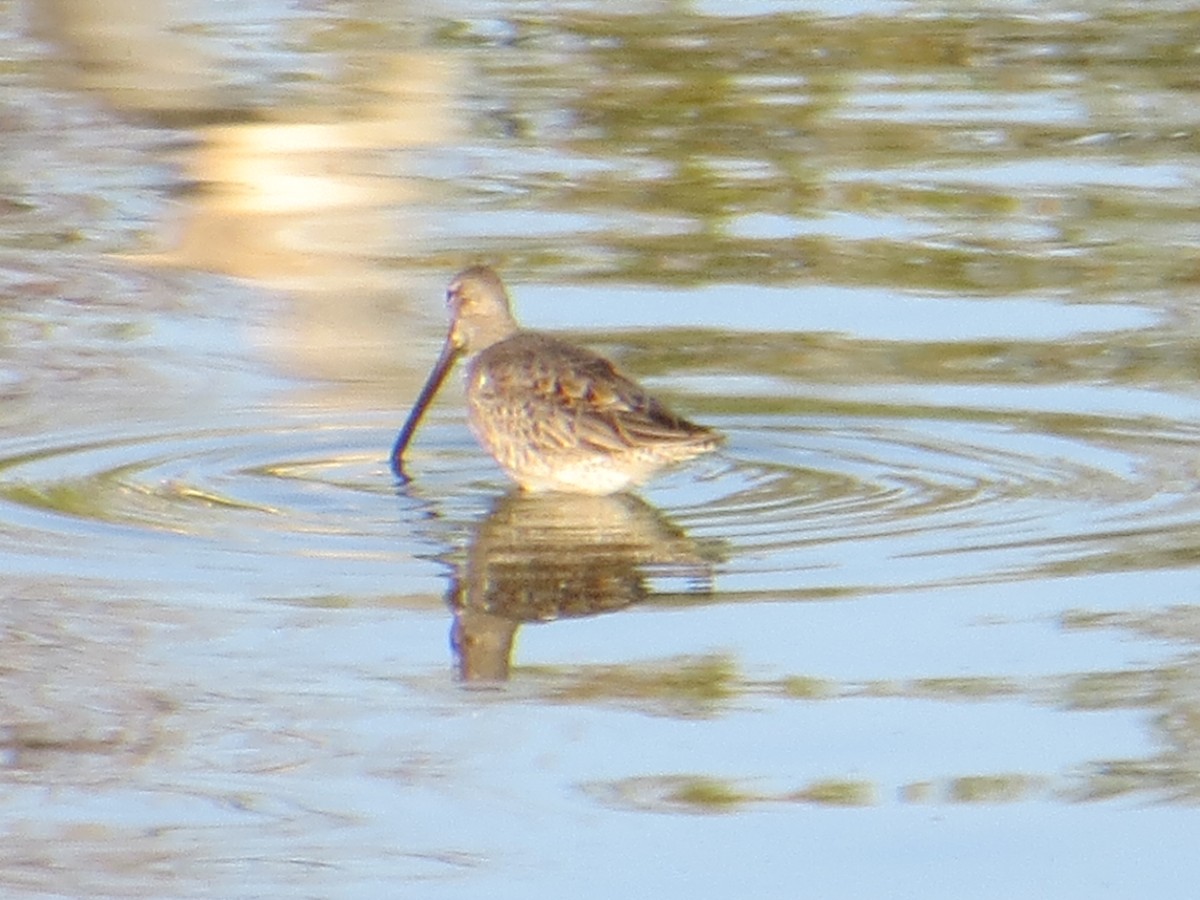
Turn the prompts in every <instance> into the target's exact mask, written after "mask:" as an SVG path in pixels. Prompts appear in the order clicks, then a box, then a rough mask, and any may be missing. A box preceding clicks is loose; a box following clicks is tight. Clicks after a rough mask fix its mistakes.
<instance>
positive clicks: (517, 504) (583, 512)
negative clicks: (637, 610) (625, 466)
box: [447, 492, 714, 681]
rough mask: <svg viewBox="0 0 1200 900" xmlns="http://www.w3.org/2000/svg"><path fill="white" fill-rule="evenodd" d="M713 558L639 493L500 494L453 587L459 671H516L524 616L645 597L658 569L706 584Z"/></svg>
mask: <svg viewBox="0 0 1200 900" xmlns="http://www.w3.org/2000/svg"><path fill="white" fill-rule="evenodd" d="M713 557H714V553H713V551H712V549H711V548H708V549H707V550H706V549H705V548H704V547H702V546H701V545H700V544H699V543H698V542H697V541H694V540H692V539H691V538H689V537H688V536H687V534H686V533H685V532H684V531H683V530H682V529H680V528H679V527H678V526H676V525H674V524H672V523H671V522H669V521H668V520H667V519H666V517H665V516H663V515H662V514H661V513H660V512H658V511H657V510H655V509H654V508H653V507H651V506H650V505H649V504H647V503H646V502H645V501H644V500H641V499H639V498H637V497H634V496H631V495H627V494H615V495H611V496H605V497H591V496H583V495H568V494H545V495H531V494H523V493H519V492H514V493H511V494H507V495H505V496H503V497H500V498H498V499H497V501H496V503H495V505H494V506H493V508H492V511H491V512H490V513H489V515H488V516H487V517H486V518H484V519H483V520H482V521H481V522H480V524H479V526H478V527H477V528H476V530H475V533H474V535H473V536H472V539H471V543H470V546H469V547H468V549H467V554H466V559H465V561H464V562H463V563H462V564H461V565H458V566H456V567H455V573H454V577H453V578H452V579H451V584H450V590H449V593H448V595H447V602H448V603H449V605H450V608H451V610H452V611H453V613H454V625H453V629H452V631H451V644H452V646H453V648H454V652H455V656H456V658H457V664H458V671H459V675H460V676H461V677H462V679H463V680H465V681H502V680H505V679H507V678H508V673H509V665H510V655H511V653H512V645H513V640H514V638H515V637H516V633H517V629H518V628H519V627H520V625H521V623H523V622H545V621H549V620H552V619H559V618H570V617H578V616H592V615H597V614H599V613H603V612H611V611H613V610H617V609H622V608H624V607H626V606H629V605H630V604H633V603H637V602H638V601H640V600H643V599H645V598H646V597H647V596H649V588H648V587H647V577H648V574H649V572H650V571H651V570H653V571H654V572H655V573H658V574H674V575H679V576H684V577H687V578H689V579H690V580H691V583H692V584H694V585H700V588H699V590H707V589H708V586H709V585H710V584H711V566H712V558H713Z"/></svg>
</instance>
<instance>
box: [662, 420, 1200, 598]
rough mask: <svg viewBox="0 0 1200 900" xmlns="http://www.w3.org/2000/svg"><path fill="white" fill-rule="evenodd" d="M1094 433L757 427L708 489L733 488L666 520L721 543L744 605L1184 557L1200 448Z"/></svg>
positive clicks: (1164, 438) (1146, 436)
mask: <svg viewBox="0 0 1200 900" xmlns="http://www.w3.org/2000/svg"><path fill="white" fill-rule="evenodd" d="M1092 425H1093V427H1091V428H1087V429H1078V430H1077V431H1076V432H1075V433H1071V432H1064V433H1055V432H1053V431H1036V430H1028V429H1021V428H1017V427H1014V425H1013V424H1012V423H1011V422H970V421H965V422H964V421H948V420H944V419H917V418H901V417H897V418H880V417H875V418H872V417H861V418H859V417H846V418H837V417H820V418H810V419H805V420H804V421H803V422H799V421H797V422H793V423H780V422H774V423H771V424H769V425H764V424H762V423H759V424H757V426H756V427H755V428H754V430H753V431H748V430H747V431H742V432H741V436H742V437H743V438H744V439H743V440H741V441H739V439H738V433H737V431H736V430H735V432H734V433H735V437H734V439H733V446H734V452H735V453H737V450H738V445H739V443H741V444H744V445H748V446H751V447H752V449H751V451H750V452H746V453H742V454H740V458H737V459H734V461H733V463H732V465H731V467H730V469H729V470H728V471H727V472H725V473H723V475H722V477H721V478H719V479H717V480H716V482H717V483H719V484H720V485H721V486H723V487H726V488H732V490H729V491H727V492H725V493H721V494H716V493H714V494H711V495H709V496H706V497H705V498H704V499H703V500H702V501H701V502H700V503H694V504H689V505H688V506H687V508H686V509H683V510H680V511H679V514H678V520H679V521H680V523H681V524H683V525H684V526H685V527H687V528H689V529H691V530H693V531H694V532H695V533H697V534H710V535H715V536H720V537H722V538H723V539H725V540H726V541H728V542H729V544H730V546H731V548H733V555H734V557H735V558H736V559H737V562H736V563H735V564H734V566H733V567H732V571H730V572H729V573H728V577H727V578H726V579H725V581H724V585H723V586H724V587H725V588H726V589H727V590H731V591H738V592H749V593H757V592H764V591H765V592H771V593H774V594H778V593H780V592H783V593H788V592H797V591H799V592H804V593H808V592H810V591H812V590H813V589H817V590H820V589H828V590H830V591H838V592H841V591H854V590H856V589H862V590H867V589H870V590H878V589H880V588H885V589H886V588H919V587H926V586H932V585H937V584H944V583H954V582H959V583H961V582H977V581H990V580H997V579H1021V578H1035V577H1042V576H1045V575H1047V574H1078V573H1080V572H1084V571H1108V570H1111V569H1112V568H1116V567H1119V568H1129V567H1130V565H1131V564H1132V565H1136V563H1135V562H1132V559H1131V554H1135V555H1136V554H1137V553H1144V552H1145V545H1146V544H1147V542H1150V543H1153V544H1154V545H1155V546H1156V547H1157V548H1159V550H1160V551H1161V553H1164V554H1170V552H1171V548H1173V547H1179V546H1183V547H1187V546H1191V544H1192V542H1193V538H1192V535H1193V534H1194V533H1195V529H1196V526H1197V525H1198V524H1200V500H1197V498H1196V497H1195V492H1194V487H1195V481H1194V479H1193V478H1192V477H1190V476H1188V475H1186V474H1184V473H1187V472H1188V471H1190V470H1191V469H1192V464H1191V462H1190V460H1191V459H1193V458H1195V455H1196V450H1197V443H1198V440H1197V439H1198V436H1197V435H1196V434H1192V433H1188V432H1185V431H1181V430H1180V429H1179V427H1178V425H1177V424H1176V423H1155V422H1114V421H1110V420H1104V421H1103V422H1100V421H1097V422H1095V423H1092ZM1181 476H1183V477H1181ZM1135 548H1140V549H1135ZM1156 558H1157V557H1156V555H1155V554H1151V555H1149V556H1146V557H1144V559H1145V564H1146V565H1148V566H1153V565H1156V562H1155V559H1156ZM815 572H819V573H820V574H813V573H815ZM801 573H802V574H801Z"/></svg>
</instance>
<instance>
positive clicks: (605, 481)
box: [391, 266, 723, 494]
mask: <svg viewBox="0 0 1200 900" xmlns="http://www.w3.org/2000/svg"><path fill="white" fill-rule="evenodd" d="M446 303H447V306H448V307H449V310H450V330H449V332H448V333H447V335H446V341H445V344H444V345H443V346H442V351H441V353H440V355H439V356H438V359H437V362H435V363H434V366H433V369H432V370H431V371H430V373H429V377H428V378H427V379H426V381H425V385H424V387H422V388H421V392H420V394H418V395H417V399H416V402H415V403H414V404H413V408H412V411H411V412H410V413H409V415H408V419H407V420H406V421H405V423H404V426H403V427H402V428H401V429H400V434H399V435H398V436H397V438H396V443H395V446H394V447H393V448H392V457H391V461H392V470H393V471H394V472H395V473H396V476H397V477H398V478H400V479H401V480H403V481H407V480H408V476H407V475H406V473H405V472H404V453H405V451H406V450H407V449H408V445H409V443H410V442H411V441H412V437H413V434H414V432H415V431H416V429H417V426H418V425H419V424H420V422H421V418H422V417H423V416H424V415H425V411H426V409H427V408H428V407H429V405H430V403H432V402H433V399H434V397H435V396H436V394H437V392H438V389H439V388H440V387H441V386H442V382H444V381H445V379H446V376H447V375H448V374H449V373H450V370H451V369H452V368H453V367H454V363H455V362H456V361H457V360H458V359H459V357H466V358H468V360H469V362H468V367H467V386H466V395H467V415H468V419H469V421H470V424H471V430H472V431H473V432H474V433H475V437H476V438H477V439H478V441H479V443H480V444H481V445H482V446H483V448H484V449H485V450H487V451H488V453H490V454H491V455H492V457H493V458H494V459H495V460H496V462H497V463H498V464H499V465H500V467H501V468H502V469H503V470H504V471H505V472H506V473H507V474H508V476H509V477H510V478H512V480H513V481H515V482H516V483H517V484H518V485H520V487H521V488H522V489H523V490H526V491H531V492H543V491H562V492H567V493H575V494H611V493H615V492H617V491H622V490H625V489H626V488H629V487H631V486H633V485H636V484H639V483H641V482H643V481H645V480H647V479H648V478H650V477H652V476H653V475H654V474H656V473H657V472H658V471H660V470H661V469H663V468H665V467H667V466H669V465H672V464H674V463H679V462H684V461H686V460H689V459H692V458H693V457H696V456H699V455H700V454H702V453H707V452H708V451H710V450H714V449H716V448H717V447H718V446H719V445H720V444H721V442H722V440H723V439H722V437H721V435H720V434H718V433H717V432H716V431H714V430H712V429H711V428H706V427H705V426H703V425H696V424H694V423H692V422H689V421H688V420H687V419H685V418H683V417H681V416H678V415H676V414H675V413H673V412H671V411H670V410H669V409H667V407H666V406H664V405H663V404H662V403H661V402H660V401H659V400H657V399H656V398H655V397H653V396H651V395H650V394H648V393H647V392H646V391H645V389H643V388H642V387H641V386H640V385H638V384H637V383H636V382H635V381H633V380H632V379H630V378H629V377H627V376H626V375H624V374H622V373H621V372H619V371H618V370H617V369H616V367H615V366H614V365H613V364H612V363H611V362H609V361H608V360H607V359H605V358H604V357H602V356H600V355H599V354H596V353H593V352H592V351H590V350H587V349H585V348H583V347H578V346H576V345H574V344H571V343H568V342H567V341H563V340H561V339H559V338H556V337H554V336H552V335H549V334H544V333H541V332H537V331H526V330H524V329H522V328H521V327H520V326H519V325H518V324H517V322H516V319H514V318H513V314H512V308H511V306H510V304H509V299H508V292H507V291H506V290H505V287H504V283H503V282H502V281H501V280H500V276H499V275H497V274H496V272H495V271H493V270H492V269H491V268H489V267H487V266H472V267H471V268H468V269H464V270H463V271H461V272H459V273H458V274H457V275H455V276H454V278H453V279H451V281H450V285H449V287H448V288H447V290H446Z"/></svg>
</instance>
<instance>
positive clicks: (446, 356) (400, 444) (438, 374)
mask: <svg viewBox="0 0 1200 900" xmlns="http://www.w3.org/2000/svg"><path fill="white" fill-rule="evenodd" d="M460 352H461V349H460V348H459V347H456V346H454V344H453V343H452V342H451V341H450V339H449V338H447V339H446V343H445V345H444V346H443V347H442V353H441V355H440V356H439V357H438V359H437V362H436V363H434V364H433V369H432V371H430V373H429V377H428V378H427V379H425V387H423V388H421V393H420V394H418V395H417V402H416V403H414V404H413V408H412V412H410V413H409V414H408V419H407V420H406V421H405V423H404V427H403V428H401V429H400V434H399V435H398V436H397V437H396V443H395V445H394V446H393V447H392V471H393V472H395V473H396V477H397V478H401V479H403V478H405V477H406V476H405V474H404V451H405V450H406V449H408V443H409V441H411V440H412V436H413V432H414V431H416V430H417V426H418V425H419V424H421V418H422V417H423V416H424V415H425V410H426V409H427V408H428V406H429V404H430V403H432V402H433V398H434V396H436V394H437V392H438V388H440V387H441V386H442V382H443V381H445V380H446V376H447V375H449V374H450V370H451V369H452V368H454V361H455V360H456V359H458V354H459V353H460Z"/></svg>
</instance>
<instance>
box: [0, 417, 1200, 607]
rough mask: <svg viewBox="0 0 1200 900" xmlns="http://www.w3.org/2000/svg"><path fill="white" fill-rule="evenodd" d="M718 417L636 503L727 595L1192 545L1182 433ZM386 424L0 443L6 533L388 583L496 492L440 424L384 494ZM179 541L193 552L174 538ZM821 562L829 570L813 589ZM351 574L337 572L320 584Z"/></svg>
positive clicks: (493, 479)
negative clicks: (709, 545)
mask: <svg viewBox="0 0 1200 900" xmlns="http://www.w3.org/2000/svg"><path fill="white" fill-rule="evenodd" d="M719 424H722V425H723V426H724V427H725V430H726V431H727V432H728V433H729V435H730V443H729V447H728V449H727V450H726V451H725V453H724V454H723V456H722V457H718V458H714V459H712V460H710V461H706V462H702V463H701V464H700V465H698V466H693V467H691V468H687V469H683V470H680V471H678V472H675V473H672V474H671V475H669V476H668V477H667V478H666V479H664V480H663V481H662V482H659V483H655V484H652V485H650V486H649V487H647V489H646V491H645V492H644V493H645V495H646V497H647V499H648V500H649V501H650V502H651V504H652V505H654V506H657V507H658V508H659V509H661V510H662V512H663V513H664V514H665V515H666V516H667V517H668V518H669V519H670V520H671V521H673V522H675V523H676V524H677V525H678V526H679V527H680V528H682V529H684V530H685V531H687V532H688V533H690V534H692V535H693V536H694V537H696V538H698V539H703V540H708V541H714V540H715V541H717V542H719V543H721V544H722V545H723V546H724V547H725V548H726V551H725V553H724V560H723V564H722V567H721V575H720V582H719V584H718V587H719V589H722V590H725V591H729V592H731V593H739V592H750V593H755V594H757V593H760V592H762V591H772V592H782V593H783V594H784V595H788V594H791V593H794V592H796V591H805V592H808V591H811V590H813V589H814V588H815V589H818V590H820V589H821V588H822V587H825V588H828V589H830V590H833V589H834V585H840V588H839V590H845V589H846V588H847V587H849V588H850V589H851V590H853V589H854V586H855V585H857V586H859V587H861V588H862V589H874V590H878V589H880V588H886V587H893V588H896V589H906V588H912V587H915V586H921V585H933V584H940V583H948V582H961V581H980V580H993V579H997V578H1005V579H1014V578H1021V577H1034V576H1035V575H1037V574H1038V573H1039V572H1043V571H1044V570H1045V569H1046V567H1050V568H1051V569H1054V570H1060V569H1063V568H1064V567H1066V568H1068V569H1069V568H1070V567H1071V566H1072V565H1073V564H1077V565H1094V566H1103V565H1115V564H1116V563H1114V562H1111V560H1113V559H1120V560H1122V562H1121V563H1120V564H1121V565H1123V566H1128V565H1130V563H1129V560H1130V559H1131V558H1136V554H1135V553H1134V545H1137V546H1139V547H1142V548H1143V549H1144V547H1145V545H1146V544H1147V543H1148V542H1150V543H1153V544H1156V545H1159V546H1164V547H1165V546H1168V545H1170V546H1177V545H1183V546H1190V538H1188V535H1189V533H1190V532H1191V531H1192V530H1194V529H1195V527H1196V525H1197V523H1200V505H1198V504H1197V502H1196V501H1195V499H1194V498H1193V491H1192V488H1193V487H1194V483H1195V479H1194V468H1195V467H1194V466H1193V465H1192V463H1191V459H1192V458H1194V456H1195V451H1196V444H1197V439H1196V435H1192V434H1187V433H1183V432H1181V431H1180V430H1179V429H1178V427H1177V426H1170V427H1168V426H1167V425H1161V426H1156V425H1154V424H1153V422H1150V423H1128V422H1124V423H1120V424H1119V426H1118V425H1117V424H1115V423H1112V422H1108V423H1106V424H1105V425H1104V427H1100V426H1097V427H1095V428H1092V429H1090V430H1089V429H1081V428H1079V427H1078V425H1076V426H1074V431H1071V432H1068V431H1063V432H1062V433H1057V434H1055V433H1050V432H1048V431H1045V430H1043V431H1037V430H1031V429H1024V430H1022V429H1020V428H1017V427H1014V425H1013V424H1012V423H1011V422H1005V421H978V422H972V421H966V422H964V421H948V420H942V419H924V418H915V417H908V418H906V417H903V416H892V417H889V416H887V415H879V414H878V413H876V414H874V415H869V416H867V415H864V416H857V417H856V416H836V415H822V416H814V417H808V418H805V419H804V420H803V421H795V422H791V421H784V422H781V421H779V420H778V419H774V420H770V421H764V420H761V419H757V418H753V417H750V418H746V419H739V420H736V421H732V422H726V423H719ZM392 427H394V423H392V422H391V419H390V418H389V419H387V421H386V423H385V422H383V421H365V420H363V419H358V420H349V421H343V422H333V423H331V422H328V421H321V422H319V423H318V422H312V421H285V422H276V423H273V424H268V425H266V426H263V425H262V424H261V423H254V424H252V425H246V426H244V427H230V428H223V429H207V430H197V431H193V432H186V431H185V432H169V433H156V434H148V435H138V436H121V437H109V438H96V439H93V440H87V441H80V440H64V441H62V442H61V443H56V442H55V441H54V440H53V439H49V438H47V439H42V440H41V441H40V442H38V443H34V444H30V445H21V444H17V443H14V444H12V445H10V446H9V447H7V448H0V454H2V455H0V500H2V501H3V503H2V504H0V540H2V541H3V544H7V545H8V551H7V552H6V553H5V555H6V556H10V557H11V558H12V559H13V560H16V559H22V558H23V559H24V563H23V564H24V565H28V564H29V560H30V558H31V550H34V551H37V552H41V553H43V554H47V555H52V556H55V557H62V556H63V555H64V554H65V555H68V556H70V555H72V554H75V555H77V556H78V558H79V560H80V561H85V560H89V559H99V558H102V557H103V556H104V555H105V554H111V553H113V552H118V553H119V552H136V553H139V554H143V555H145V554H147V553H151V554H156V555H157V556H158V557H160V558H161V561H162V564H163V565H173V566H175V567H176V569H177V570H178V571H179V573H180V574H181V577H182V573H184V572H186V571H188V570H190V571H191V572H192V577H194V578H199V577H203V578H206V579H207V578H211V577H212V575H211V572H212V571H213V570H219V571H233V570H239V569H242V568H244V566H245V557H246V555H247V554H253V555H259V556H262V555H266V556H272V557H277V558H278V559H279V560H280V561H281V562H282V563H283V564H284V565H283V566H281V567H279V568H283V569H286V570H287V571H288V572H291V573H293V577H290V578H289V577H283V576H277V577H274V578H272V579H268V581H273V582H275V584H274V585H273V586H271V587H269V588H267V590H271V591H280V590H282V591H292V590H299V583H300V582H304V583H305V586H306V588H308V589H311V585H309V584H307V582H306V581H305V579H307V578H308V577H309V575H310V574H311V572H313V571H320V570H319V568H314V567H316V566H318V565H319V562H320V561H321V560H325V561H329V560H338V561H348V562H349V563H352V567H351V568H352V569H353V570H354V571H355V572H357V573H359V574H360V575H363V576H364V577H365V576H366V575H367V573H369V572H370V570H371V569H372V568H373V567H375V566H383V567H385V568H382V569H378V570H376V571H375V572H374V577H376V578H385V579H394V578H395V577H397V576H398V575H399V574H400V570H398V569H397V568H396V567H397V566H403V565H405V564H409V565H417V564H419V561H420V560H422V559H435V558H439V557H440V555H442V554H444V553H445V552H446V550H448V549H453V548H455V547H458V548H460V549H461V545H462V544H463V543H464V542H465V541H467V540H468V536H469V534H470V531H471V529H472V528H473V526H474V524H475V523H477V522H478V521H479V520H481V519H482V518H483V517H484V516H485V515H486V513H487V510H488V509H489V507H490V505H491V502H492V500H493V499H494V498H495V497H496V496H497V495H498V494H501V493H503V492H504V491H506V490H508V486H507V484H506V483H505V482H504V480H503V479H502V477H501V476H500V475H499V473H498V472H497V471H496V470H495V468H494V467H493V466H492V464H491V462H490V461H489V460H487V459H486V457H484V456H483V454H482V453H481V452H479V451H478V450H477V449H476V448H475V447H474V445H473V443H471V441H470V438H469V436H468V435H467V434H466V431H465V429H464V428H463V427H462V426H461V425H460V424H453V425H449V424H444V423H438V422H435V424H433V425H432V426H431V427H430V429H429V431H428V433H427V434H425V435H424V436H423V444H424V445H423V447H421V448H420V449H419V450H418V451H417V452H416V458H415V460H414V470H415V474H416V480H415V481H414V482H413V483H412V484H410V485H407V486H405V487H404V488H402V489H397V487H396V485H395V484H394V483H393V481H392V478H391V475H390V473H389V472H388V470H387V466H386V457H385V451H386V448H387V446H388V443H389V440H390V437H391V429H392ZM1130 523H1137V524H1136V525H1131V524H1130ZM180 540H182V541H186V542H188V544H187V548H186V549H181V548H180V547H179V546H177V545H174V544H168V543H167V542H170V541H180ZM3 544H0V547H2V546H3ZM168 547H169V550H168ZM71 548H74V549H71ZM414 548H415V551H414ZM0 552H3V551H0ZM35 557H36V552H35V553H33V558H35ZM1105 559H1108V560H1110V562H1108V563H1105V562H1104V560H1105ZM1089 560H1090V561H1091V562H1090V563H1088V562H1085V561H1089ZM424 565H427V566H428V568H427V570H426V572H427V574H429V575H433V576H436V575H437V568H436V567H435V566H433V565H431V564H428V563H426V564H424ZM388 566H391V567H392V568H391V569H388V568H386V567H388ZM86 568H87V567H86V566H84V569H85V570H86ZM150 569H151V570H153V569H154V567H153V566H150ZM814 570H822V571H825V572H828V573H829V574H828V575H822V576H820V579H819V580H818V581H816V582H813V580H812V579H813V577H814V576H812V575H811V573H812V572H813V571H814ZM199 573H204V574H203V575H202V576H201V575H200V574H199ZM295 573H308V574H304V575H303V576H302V577H300V578H299V579H297V578H296V577H295ZM800 573H810V574H800ZM407 574H408V575H409V576H413V575H414V573H412V572H410V573H407ZM347 577H350V575H349V574H348V573H347V567H346V566H342V567H341V568H340V569H339V570H338V572H337V573H335V574H334V575H331V574H330V572H329V571H328V570H326V571H325V572H323V576H322V580H324V581H326V582H330V583H331V584H332V583H337V582H339V581H340V580H342V579H344V578H347ZM331 589H332V590H336V588H331Z"/></svg>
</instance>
